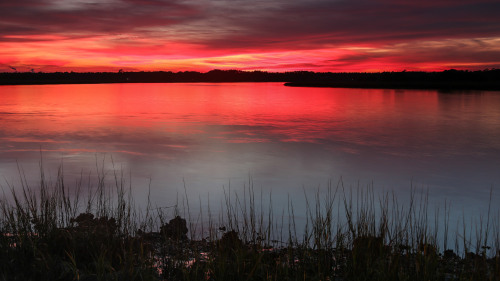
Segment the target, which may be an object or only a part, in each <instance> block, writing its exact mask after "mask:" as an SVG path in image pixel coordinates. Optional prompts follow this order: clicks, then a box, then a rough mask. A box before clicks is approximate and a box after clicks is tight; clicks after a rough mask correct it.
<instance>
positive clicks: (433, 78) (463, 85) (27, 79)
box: [0, 69, 500, 91]
mask: <svg viewBox="0 0 500 281" xmlns="http://www.w3.org/2000/svg"><path fill="white" fill-rule="evenodd" d="M191 82H193V83H195V82H211V83H219V82H284V83H285V84H284V85H285V86H295V87H343V88H345V87H347V88H385V89H439V90H495V91H496V90H500V69H486V70H479V71H468V70H455V69H450V70H445V71H441V72H414V71H401V72H378V73H347V72H344V73H331V72H310V71H293V72H265V71H240V70H211V71H209V72H206V73H202V72H195V71H181V72H171V71H154V72H145V71H141V72H126V71H122V70H120V71H118V72H87V73H81V72H53V73H42V72H4V73H0V85H42V84H99V83H191Z"/></svg>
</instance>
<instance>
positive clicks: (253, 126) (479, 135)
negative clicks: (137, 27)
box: [0, 83, 500, 208]
mask: <svg viewBox="0 0 500 281" xmlns="http://www.w3.org/2000/svg"><path fill="white" fill-rule="evenodd" d="M499 108H500V94H499V93H498V92H481V93H480V94H442V93H438V92H436V91H431V90H428V91H423V90H380V89H377V90H374V89H320V88H318V89H315V88H289V87H283V86H282V85H281V83H257V84H256V83H240V84H203V83H200V84H109V85H44V86H2V87H0V122H1V124H2V127H1V128H0V141H1V143H0V155H1V160H0V174H1V175H2V176H3V177H5V179H6V180H7V181H9V182H15V181H16V179H17V177H18V175H17V171H16V169H17V168H16V167H17V166H16V164H15V163H16V161H17V162H18V163H20V164H21V165H22V166H23V167H25V170H26V171H32V170H33V171H36V170H37V165H38V162H39V161H40V151H42V153H43V158H44V161H45V165H47V166H49V167H47V168H48V169H53V170H55V168H54V167H56V166H58V165H60V164H61V162H63V163H64V166H65V172H66V173H67V174H68V175H69V176H71V175H74V176H75V177H76V176H79V175H80V174H81V172H82V169H84V170H90V169H92V168H93V167H94V166H95V165H96V158H97V162H99V163H100V161H101V160H102V157H106V158H105V159H107V160H106V161H105V164H104V165H107V168H109V169H111V168H112V165H114V167H115V168H116V167H118V168H120V169H123V170H124V171H130V173H131V175H132V181H133V186H134V188H135V189H134V192H135V193H136V195H137V198H138V200H139V201H140V200H141V199H145V196H146V195H145V192H144V189H145V188H147V187H148V186H149V180H150V179H151V180H152V184H151V188H152V192H153V194H154V198H155V200H156V201H157V202H156V203H157V204H159V205H162V204H165V205H170V204H171V201H172V200H175V198H176V197H177V196H178V194H179V193H180V194H184V190H183V188H184V185H186V186H187V192H188V195H190V196H194V197H195V198H198V197H200V195H201V196H205V195H206V194H211V195H210V196H211V198H212V199H213V200H214V201H217V200H219V199H220V198H221V196H222V195H221V194H222V192H221V189H222V186H225V187H227V186H228V185H229V183H230V184H231V187H232V188H233V190H238V189H241V188H243V186H244V185H245V184H247V183H248V179H249V178H252V179H253V180H254V184H255V185H256V186H257V188H262V189H264V190H265V191H266V192H267V191H271V190H272V192H273V194H275V195H276V196H277V197H279V198H287V196H288V195H290V196H291V197H292V198H297V200H299V201H300V200H301V199H303V192H304V191H303V188H305V189H306V190H310V189H316V188H317V187H318V186H323V187H324V186H325V185H326V184H327V182H328V180H329V179H333V180H334V181H336V180H338V179H339V178H340V177H342V178H343V180H344V181H345V182H346V186H356V185H358V183H359V184H360V185H361V186H366V185H368V184H370V183H371V182H373V183H374V184H375V186H376V187H378V188H380V189H385V190H390V189H394V190H398V191H400V192H401V193H403V194H404V193H405V192H408V190H409V189H410V187H411V185H412V184H413V185H417V186H420V187H424V188H429V189H430V190H431V192H432V193H433V195H434V196H435V198H437V199H443V198H448V199H450V198H452V200H453V202H456V204H457V205H458V206H470V208H476V207H475V205H474V202H476V203H477V202H482V201H481V200H483V199H484V197H487V196H488V193H489V189H490V187H491V186H497V185H498V184H499V183H500V176H499V175H498V170H500V169H499V168H500V143H499V142H498V139H500V110H499ZM103 155H106V156H103ZM111 157H112V159H113V161H112V164H111V163H110V162H111V161H110V159H111ZM283 200H286V199H283ZM278 201H279V200H278ZM167 202H168V203H167ZM281 203H283V202H281ZM277 204H279V202H278V203H277ZM284 204H286V203H284ZM298 205H300V204H298Z"/></svg>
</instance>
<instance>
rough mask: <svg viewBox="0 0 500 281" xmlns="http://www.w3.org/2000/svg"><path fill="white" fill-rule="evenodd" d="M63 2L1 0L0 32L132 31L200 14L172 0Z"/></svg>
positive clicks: (187, 5)
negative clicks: (9, 0) (11, 1)
mask: <svg viewBox="0 0 500 281" xmlns="http://www.w3.org/2000/svg"><path fill="white" fill-rule="evenodd" d="M7 2H8V1H7ZM62 3H65V2H64V1H60V3H58V2H50V1H40V2H37V3H36V4H35V3H34V1H26V0H22V1H16V2H13V3H10V2H8V3H5V2H2V3H0V32H1V33H0V35H4V36H5V35H33V34H54V33H56V34H61V33H62V34H72V33H75V34H78V33H83V34H95V33H104V34H107V33H121V32H134V31H136V30H138V29H141V28H144V27H158V26H169V25H173V24H180V23H184V22H189V21H191V20H193V19H195V18H197V17H198V16H199V15H200V14H201V11H200V10H199V9H198V7H197V6H194V5H189V4H186V3H184V2H183V1H175V0H174V1H172V0H169V1H160V0H156V1H154V0H148V1H143V0H125V1H113V2H108V3H105V4H101V3H99V4H97V3H90V2H86V1H67V2H66V4H62ZM68 3H73V4H68ZM103 3H104V2H103Z"/></svg>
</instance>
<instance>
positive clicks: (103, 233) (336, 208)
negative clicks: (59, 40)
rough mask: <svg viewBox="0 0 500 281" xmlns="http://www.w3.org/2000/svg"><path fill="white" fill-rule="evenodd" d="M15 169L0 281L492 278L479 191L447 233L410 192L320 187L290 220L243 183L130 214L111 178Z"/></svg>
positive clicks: (492, 252)
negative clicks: (212, 198) (473, 208)
mask: <svg viewBox="0 0 500 281" xmlns="http://www.w3.org/2000/svg"><path fill="white" fill-rule="evenodd" d="M20 174H21V175H20V179H21V180H20V185H19V186H15V185H13V184H10V183H8V184H7V187H6V188H5V187H3V186H2V189H3V191H4V194H3V197H2V199H1V200H0V280H499V278H500V220H499V217H498V214H496V213H495V212H496V211H495V210H491V207H492V202H491V197H492V196H491V194H490V202H489V204H490V205H489V206H490V208H489V209H488V213H487V214H485V215H484V216H481V217H480V218H477V220H471V221H470V222H468V221H469V220H468V218H465V215H464V218H463V221H462V222H463V223H462V224H460V226H457V228H456V229H450V227H449V226H450V206H449V204H448V205H447V204H446V203H445V204H444V205H443V206H444V208H443V209H441V210H439V209H438V210H436V211H435V212H432V211H430V210H429V209H430V208H429V203H428V194H427V193H425V192H418V191H415V190H414V191H413V192H412V194H411V198H410V200H409V204H401V203H400V202H398V200H397V199H396V196H395V194H394V193H385V194H375V193H374V191H373V188H370V187H367V188H357V189H356V188H354V189H351V188H346V187H344V186H343V184H342V182H341V181H339V182H338V183H337V184H334V183H329V185H328V188H326V190H323V191H320V190H318V191H317V192H316V193H313V194H312V195H309V194H305V199H304V200H306V203H307V211H306V213H305V214H297V213H295V211H294V208H293V202H292V201H291V200H289V203H288V207H287V208H286V209H284V210H274V209H273V206H272V198H271V196H270V195H269V203H263V202H264V201H266V200H264V199H263V197H265V195H262V194H258V192H255V190H254V188H253V185H252V183H251V181H249V183H248V186H246V187H245V192H244V194H231V193H230V192H226V191H224V198H225V199H224V200H223V202H221V210H218V211H216V209H217V208H213V207H210V205H208V207H206V208H203V209H202V208H201V205H202V202H200V213H199V214H196V213H194V212H192V211H191V210H192V209H193V208H192V207H190V205H189V200H188V198H184V199H183V200H181V202H177V204H176V205H175V207H172V208H170V209H167V208H164V207H162V206H152V204H151V202H150V200H148V202H147V204H146V207H145V208H144V209H140V208H138V207H136V205H135V202H134V200H133V197H132V195H131V192H130V191H131V187H130V186H127V183H126V180H125V179H124V178H125V177H124V175H123V173H120V172H116V171H114V172H113V171H112V172H111V173H109V172H108V171H103V170H99V169H98V172H97V176H96V180H95V182H93V183H87V182H86V180H85V177H84V176H82V179H81V180H77V181H76V182H75V183H74V184H72V185H68V183H67V181H66V180H65V178H64V173H63V169H62V167H61V168H60V169H59V171H58V174H57V176H56V177H55V179H54V180H50V177H46V176H45V174H44V172H43V169H41V173H40V181H39V184H37V185H36V186H30V185H29V184H28V182H27V181H26V175H25V174H24V173H23V172H20ZM89 178H90V177H89ZM109 178H111V180H109ZM89 181H90V180H89ZM200 201H201V199H200ZM266 202H267V201H266ZM485 204H488V202H485ZM443 206H441V207H443ZM298 217H303V218H305V220H306V224H305V227H304V229H298V227H297V224H296V218H298Z"/></svg>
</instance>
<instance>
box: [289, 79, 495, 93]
mask: <svg viewBox="0 0 500 281" xmlns="http://www.w3.org/2000/svg"><path fill="white" fill-rule="evenodd" d="M284 85H285V86H288V87H311V88H362V89H421V90H424V89H432V90H481V91H500V82H497V83H484V82H483V83H473V82H468V81H465V82H460V81H455V82H447V81H443V82H431V83H428V82H398V81H354V82H349V81H342V82H287V83H285V84H284Z"/></svg>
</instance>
